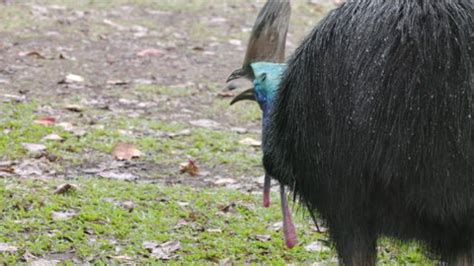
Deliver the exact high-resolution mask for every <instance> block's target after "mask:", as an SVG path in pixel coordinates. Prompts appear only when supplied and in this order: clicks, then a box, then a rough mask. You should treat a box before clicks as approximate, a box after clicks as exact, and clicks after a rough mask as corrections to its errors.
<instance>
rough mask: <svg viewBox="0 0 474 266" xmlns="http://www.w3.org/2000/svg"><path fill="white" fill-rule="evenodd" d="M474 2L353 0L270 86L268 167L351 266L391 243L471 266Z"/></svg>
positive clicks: (473, 237)
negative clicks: (383, 240) (318, 220)
mask: <svg viewBox="0 0 474 266" xmlns="http://www.w3.org/2000/svg"><path fill="white" fill-rule="evenodd" d="M473 5H474V3H473V1H471V0H393V1H383V0H373V1H369V0H352V1H348V2H347V3H345V4H343V5H342V6H341V7H339V8H338V9H336V10H334V11H332V12H331V13H330V14H329V15H328V16H327V17H326V18H325V19H323V20H322V21H321V22H320V24H319V25H318V26H316V27H315V29H314V30H313V32H312V33H311V34H310V35H309V36H308V37H307V38H306V39H305V40H304V41H303V43H302V44H301V45H300V46H299V48H298V49H297V50H296V52H295V53H294V54H293V55H292V56H291V58H290V60H289V61H288V63H287V67H286V69H285V70H284V71H283V74H282V75H280V76H279V77H277V79H276V80H275V81H272V82H273V83H274V84H278V88H276V89H275V90H272V91H273V92H274V94H275V96H274V97H272V96H268V95H267V96H266V97H265V99H266V106H267V108H268V110H267V112H268V114H267V119H266V120H265V121H266V122H265V124H266V125H265V127H264V132H263V135H264V137H263V140H264V149H263V153H264V159H263V162H264V167H265V169H266V172H267V174H269V175H271V176H272V177H274V178H276V179H277V180H278V181H280V183H281V184H283V185H286V186H289V187H290V189H291V190H292V191H293V192H294V193H295V194H296V195H298V196H299V199H300V201H301V202H302V203H303V204H304V205H305V206H306V207H307V208H308V209H309V211H310V212H312V213H316V212H317V213H319V214H320V216H321V217H322V218H323V219H324V220H325V221H326V223H327V225H328V227H329V233H330V237H331V239H332V240H333V242H334V244H335V247H336V250H337V252H338V255H339V258H340V262H341V263H342V264H346V265H373V264H375V262H376V244H377V239H378V238H379V237H380V236H389V237H394V238H397V239H400V240H416V241H419V242H421V243H423V244H424V245H426V246H427V247H428V248H429V249H430V250H431V251H432V252H433V253H434V254H437V255H439V257H440V259H442V260H443V261H446V262H447V263H448V264H453V265H474V122H473V117H472V115H473V111H474V101H473V97H474V87H473V80H474V77H473V59H474V47H473V38H474V31H473V27H474V7H473ZM272 71H273V70H272ZM269 76H271V77H274V75H269V74H268V73H267V74H266V78H264V80H265V79H266V80H267V81H268V78H269ZM280 79H281V80H280ZM254 93H255V94H258V92H257V86H256V88H255V90H254Z"/></svg>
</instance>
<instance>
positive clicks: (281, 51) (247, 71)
mask: <svg viewBox="0 0 474 266" xmlns="http://www.w3.org/2000/svg"><path fill="white" fill-rule="evenodd" d="M290 14H291V6H290V2H289V0H286V1H278V0H269V1H268V2H267V3H266V4H265V6H264V7H263V8H262V10H261V11H260V13H259V15H258V17H257V19H256V21H255V24H254V26H253V29H252V34H251V36H250V39H249V43H248V45H247V52H246V55H245V59H244V63H243V66H242V68H240V69H237V70H235V71H234V72H233V73H232V74H231V75H230V76H229V78H228V79H227V82H229V81H231V80H234V79H237V78H242V77H243V78H246V79H249V80H253V84H254V88H251V89H248V90H246V91H244V92H243V93H241V94H240V95H238V96H237V97H236V98H234V99H233V101H232V102H231V104H234V103H236V102H238V101H241V100H254V101H257V102H258V104H259V105H260V108H261V109H262V112H263V119H262V121H263V123H262V124H263V128H265V126H266V120H267V117H268V111H269V108H268V107H269V106H268V105H267V99H266V98H265V97H266V95H270V93H267V92H270V91H271V92H272V93H271V95H273V91H275V90H276V89H277V88H278V83H279V82H280V75H281V73H282V72H283V70H284V69H285V68H286V65H283V64H277V62H283V61H284V58H285V44H286V34H287V31H288V25H289V19H290ZM271 62H273V63H271ZM267 76H268V78H267ZM263 149H265V147H263ZM270 185H271V177H270V176H269V175H267V174H265V181H264V188H263V191H264V192H263V205H264V207H268V206H269V205H270ZM280 194H281V195H280V197H281V205H282V212H283V231H284V235H285V243H286V245H287V247H290V248H291V247H293V246H294V245H296V242H297V237H296V232H295V227H294V224H293V222H292V219H291V212H290V209H289V207H288V201H287V198H286V197H287V196H286V193H285V188H284V186H280Z"/></svg>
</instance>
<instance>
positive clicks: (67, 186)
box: [54, 183, 77, 194]
mask: <svg viewBox="0 0 474 266" xmlns="http://www.w3.org/2000/svg"><path fill="white" fill-rule="evenodd" d="M76 189H77V186H76V185H73V184H69V183H66V184H62V185H59V186H58V187H57V188H56V190H55V191H54V194H64V193H67V192H70V191H74V190H76Z"/></svg>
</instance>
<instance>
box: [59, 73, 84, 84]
mask: <svg viewBox="0 0 474 266" xmlns="http://www.w3.org/2000/svg"><path fill="white" fill-rule="evenodd" d="M84 81H85V80H84V78H83V77H82V76H79V75H75V74H68V75H67V76H66V77H65V78H64V79H63V80H61V81H59V82H58V83H59V84H71V83H83V82H84Z"/></svg>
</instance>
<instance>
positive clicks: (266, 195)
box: [263, 174, 272, 208]
mask: <svg viewBox="0 0 474 266" xmlns="http://www.w3.org/2000/svg"><path fill="white" fill-rule="evenodd" d="M271 183H272V178H271V177H270V176H269V175H267V174H265V180H264V181H263V207H265V208H268V207H269V206H270V186H271Z"/></svg>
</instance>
